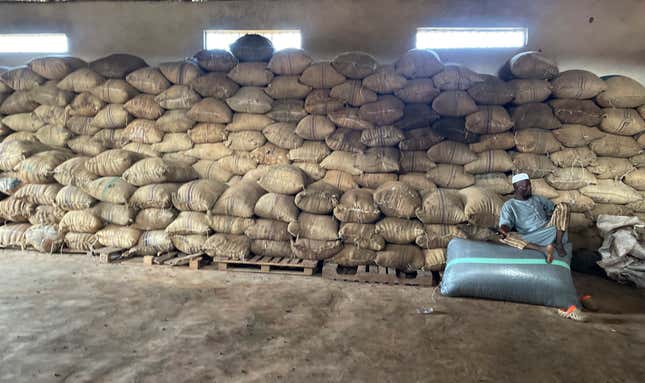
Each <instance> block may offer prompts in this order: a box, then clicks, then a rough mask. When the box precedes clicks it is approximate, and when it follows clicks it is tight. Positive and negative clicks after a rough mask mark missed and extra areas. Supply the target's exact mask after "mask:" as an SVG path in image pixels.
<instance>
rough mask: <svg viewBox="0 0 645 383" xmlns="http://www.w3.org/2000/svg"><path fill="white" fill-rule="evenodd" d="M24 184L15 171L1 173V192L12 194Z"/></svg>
mask: <svg viewBox="0 0 645 383" xmlns="http://www.w3.org/2000/svg"><path fill="white" fill-rule="evenodd" d="M22 186H23V183H22V181H21V180H20V178H19V177H18V174H17V173H15V172H3V173H0V193H2V194H6V195H12V194H14V193H15V192H16V191H17V190H19V189H20V188H21V187H22Z"/></svg>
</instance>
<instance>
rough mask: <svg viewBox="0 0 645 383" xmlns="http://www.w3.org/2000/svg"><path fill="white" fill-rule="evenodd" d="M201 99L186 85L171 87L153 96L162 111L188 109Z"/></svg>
mask: <svg viewBox="0 0 645 383" xmlns="http://www.w3.org/2000/svg"><path fill="white" fill-rule="evenodd" d="M200 100H201V97H200V96H199V94H197V92H195V91H194V90H193V89H192V88H191V87H190V86H188V85H173V86H171V87H170V88H168V89H166V90H164V91H163V92H161V93H159V94H158V95H157V96H155V101H156V102H157V103H158V104H159V105H161V107H162V108H164V109H190V108H191V107H192V106H193V105H195V104H197V103H198V102H199V101H200Z"/></svg>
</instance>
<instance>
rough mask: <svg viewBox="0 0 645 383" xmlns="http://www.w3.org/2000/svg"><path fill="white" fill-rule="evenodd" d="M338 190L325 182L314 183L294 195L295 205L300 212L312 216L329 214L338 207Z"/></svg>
mask: <svg viewBox="0 0 645 383" xmlns="http://www.w3.org/2000/svg"><path fill="white" fill-rule="evenodd" d="M341 194H342V193H341V192H340V190H338V189H337V188H336V187H334V186H332V185H329V184H327V183H325V182H321V181H318V182H314V183H312V184H310V185H309V186H307V188H306V189H305V190H303V191H301V192H300V193H298V194H296V197H295V199H294V203H295V205H296V206H297V207H298V208H299V209H301V210H302V211H305V212H308V213H314V214H329V213H331V212H332V210H333V209H334V207H336V205H338V202H339V200H340V196H341Z"/></svg>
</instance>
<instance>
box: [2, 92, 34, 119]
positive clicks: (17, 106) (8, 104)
mask: <svg viewBox="0 0 645 383" xmlns="http://www.w3.org/2000/svg"><path fill="white" fill-rule="evenodd" d="M0 99H3V100H4V101H2V104H0V113H2V114H16V113H31V112H33V111H34V109H36V108H37V107H38V103H37V102H35V101H32V100H31V97H29V92H28V91H21V90H17V91H15V92H13V93H11V94H9V96H7V97H6V98H4V96H3V97H2V98H0Z"/></svg>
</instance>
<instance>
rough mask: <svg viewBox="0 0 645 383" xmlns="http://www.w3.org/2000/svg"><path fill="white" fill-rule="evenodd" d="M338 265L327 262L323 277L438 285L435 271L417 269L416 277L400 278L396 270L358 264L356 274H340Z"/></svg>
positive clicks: (356, 280)
mask: <svg viewBox="0 0 645 383" xmlns="http://www.w3.org/2000/svg"><path fill="white" fill-rule="evenodd" d="M337 268H338V265H337V264H335V263H325V264H324V266H323V270H322V277H323V278H325V279H332V280H335V281H348V282H365V283H384V284H390V285H406V286H436V283H437V280H436V278H433V272H429V271H421V270H419V271H417V275H416V277H415V278H400V277H399V276H397V274H396V270H395V269H393V268H389V267H381V266H374V265H371V266H358V269H357V270H356V274H339V273H338V271H337Z"/></svg>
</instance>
